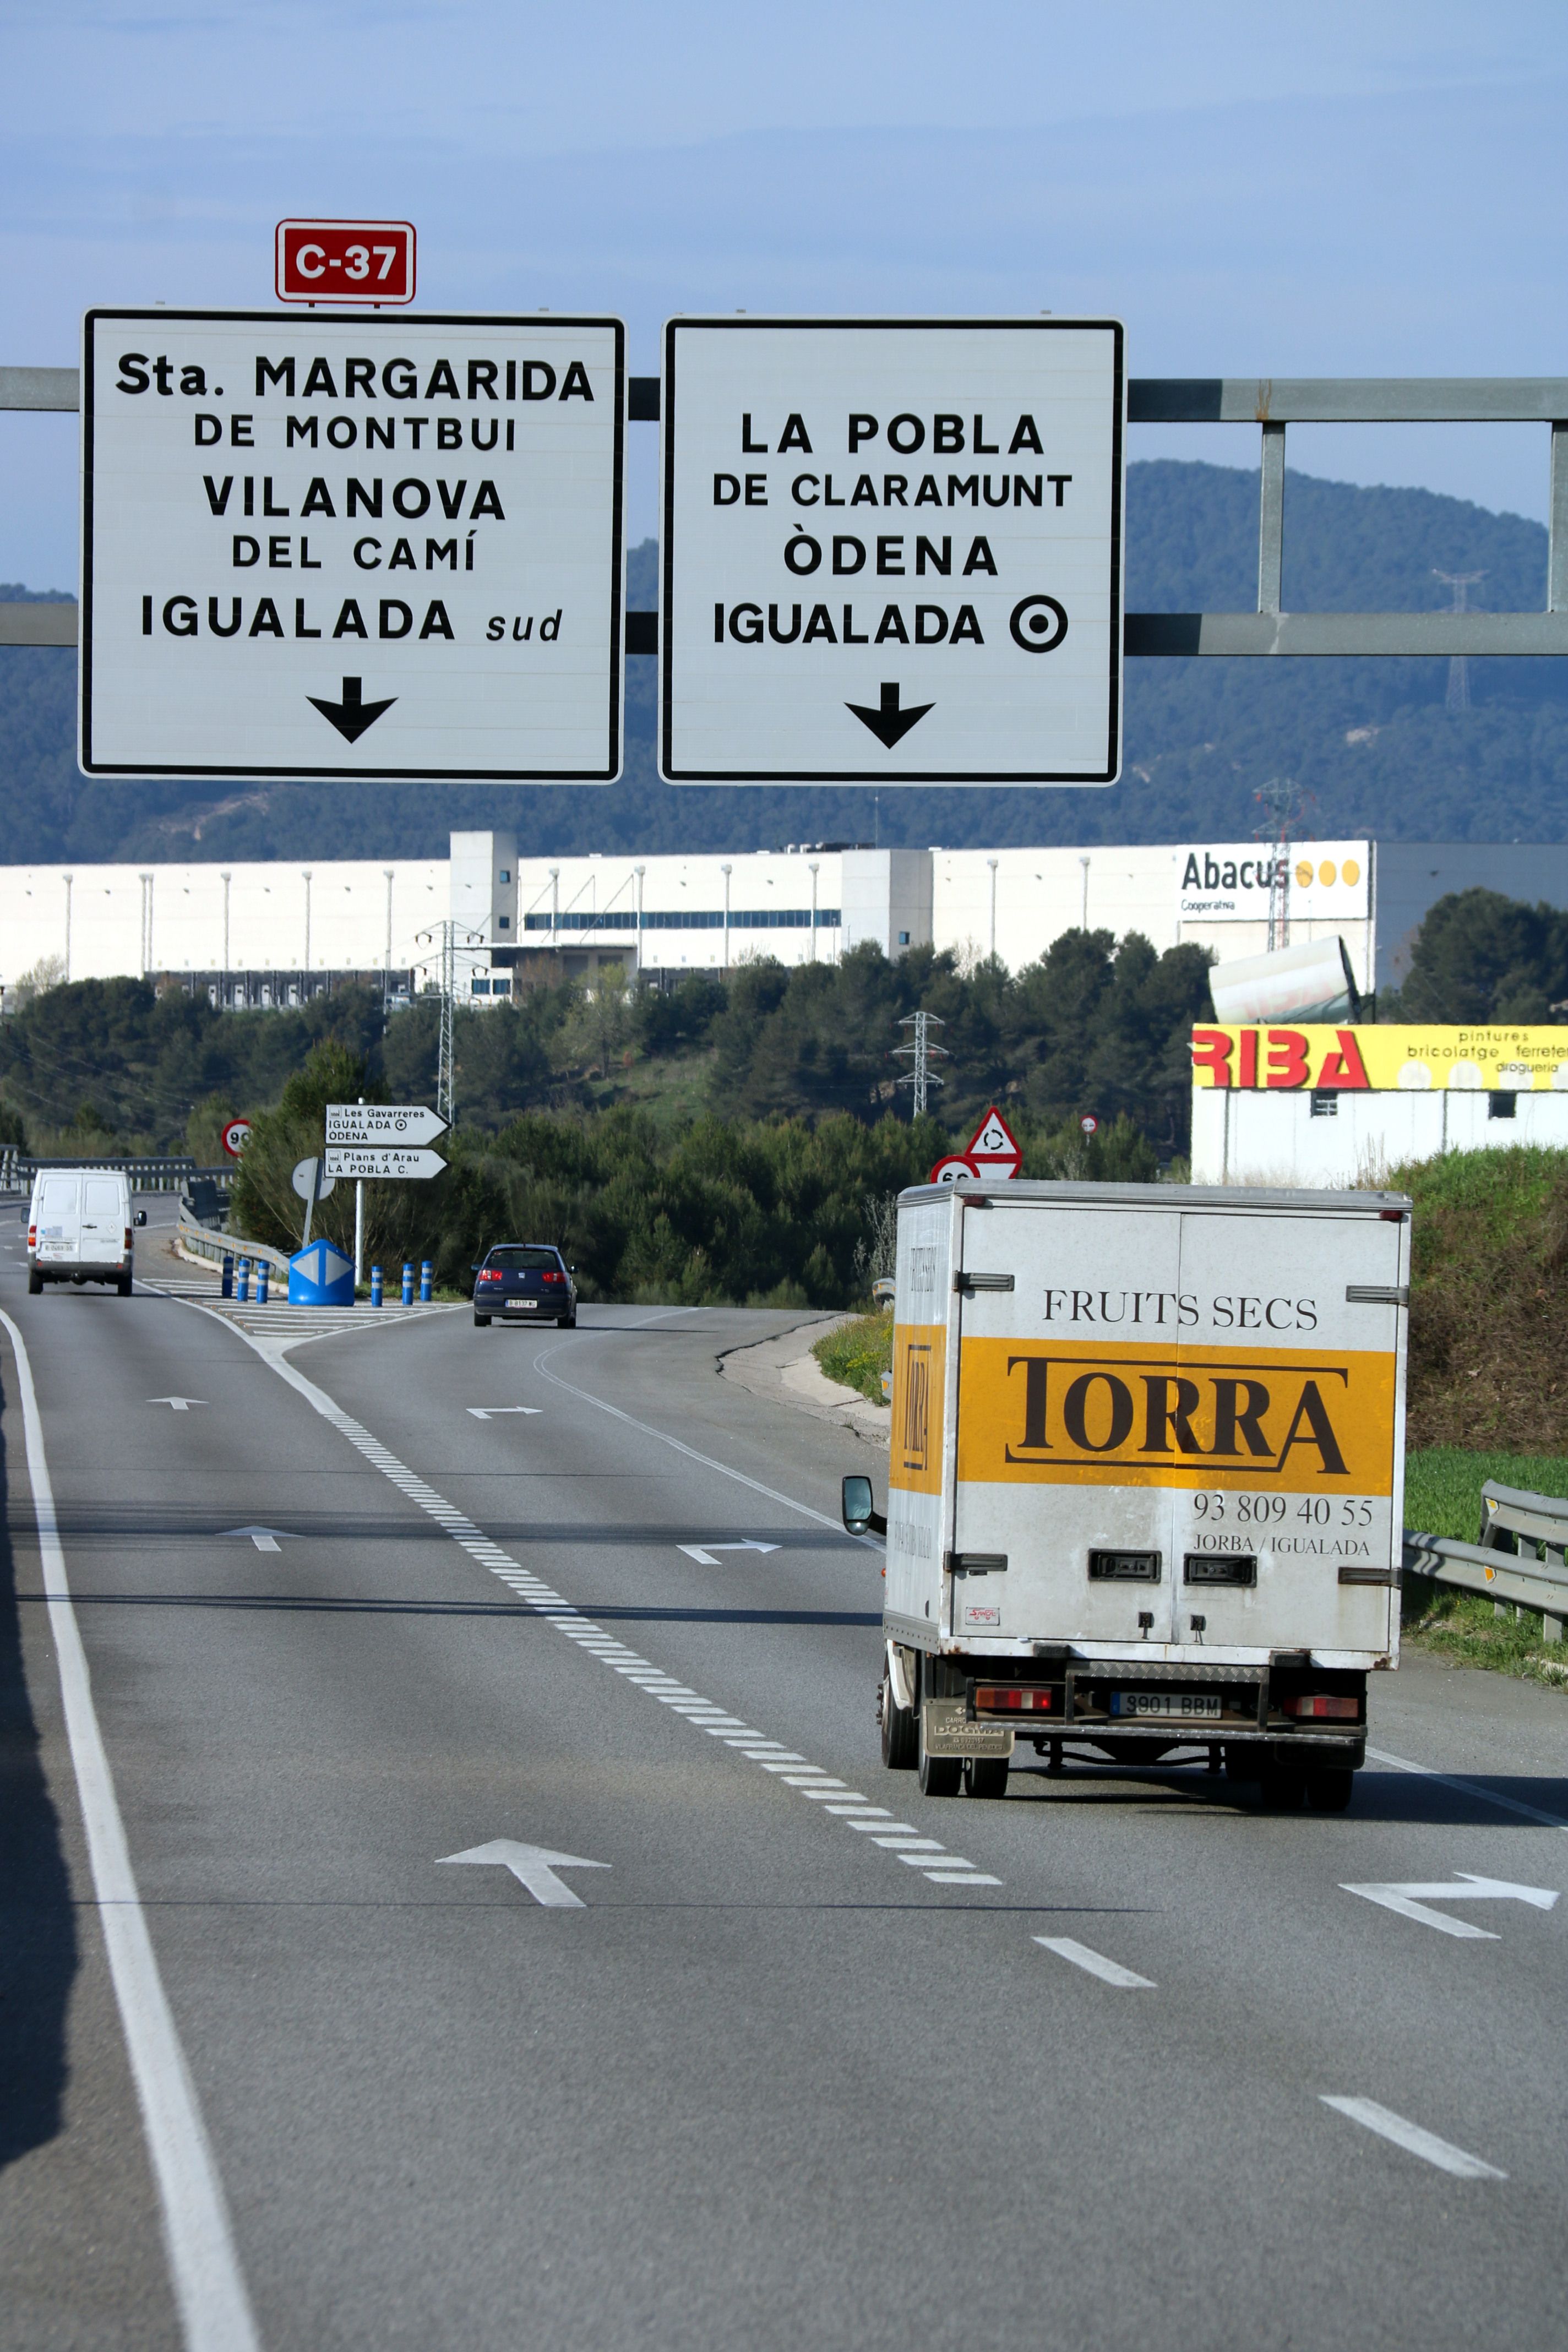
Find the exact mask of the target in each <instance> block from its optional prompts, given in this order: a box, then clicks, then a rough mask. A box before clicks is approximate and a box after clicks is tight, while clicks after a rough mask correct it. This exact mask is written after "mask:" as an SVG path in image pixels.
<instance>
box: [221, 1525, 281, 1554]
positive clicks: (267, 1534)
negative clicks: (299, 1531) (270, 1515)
mask: <svg viewBox="0 0 1568 2352" xmlns="http://www.w3.org/2000/svg"><path fill="white" fill-rule="evenodd" d="M224 1534H225V1535H226V1536H248V1537H249V1538H250V1540H251V1542H252V1543H253V1544H254V1545H255V1546H256V1549H257V1550H258V1551H277V1550H278V1549H279V1546H280V1545H282V1544H286V1543H298V1542H299V1540H300V1538H299V1537H298V1536H291V1535H290V1534H289V1530H288V1528H225V1529H224Z"/></svg>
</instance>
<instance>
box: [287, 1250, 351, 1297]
mask: <svg viewBox="0 0 1568 2352" xmlns="http://www.w3.org/2000/svg"><path fill="white" fill-rule="evenodd" d="M353 1303H354V1269H353V1259H352V1258H346V1257H345V1256H344V1255H343V1254H342V1250H339V1249H334V1248H333V1247H332V1244H331V1242H328V1241H316V1242H312V1243H311V1244H310V1248H309V1249H302V1250H296V1251H295V1253H294V1255H293V1256H292V1257H291V1258H290V1259H289V1306H290V1307H352V1306H353Z"/></svg>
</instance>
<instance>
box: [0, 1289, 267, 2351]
mask: <svg viewBox="0 0 1568 2352" xmlns="http://www.w3.org/2000/svg"><path fill="white" fill-rule="evenodd" d="M0 1324H3V1325H4V1326H5V1329H6V1331H7V1332H8V1333H9V1334H10V1338H11V1345H12V1347H13V1349H15V1351H16V1381H17V1386H18V1388H19V1390H20V1391H21V1399H22V1425H23V1429H24V1431H25V1433H26V1454H27V1476H28V1480H29V1482H30V1484H31V1486H32V1490H33V1515H34V1517H35V1519H36V1521H37V1529H38V1552H39V1557H40V1561H41V1564H42V1567H43V1571H44V1586H45V1591H46V1593H47V1603H48V1612H49V1632H50V1633H51V1634H52V1635H53V1637H54V1644H55V1656H56V1659H57V1661H58V1666H59V1676H60V1697H61V1700H62V1702H63V1705H64V1708H65V1719H66V1736H67V1738H68V1740H69V1743H70V1752H71V1764H72V1767H73V1769H74V1770H75V1772H76V1783H77V1790H78V1793H79V1797H80V1800H81V1812H82V1823H83V1826H84V1828H85V1830H86V1832H87V1851H88V1859H89V1864H90V1866H91V1870H92V1884H93V1890H94V1893H95V1894H96V1895H97V1898H98V1906H99V1916H100V1919H101V1921H102V1923H103V1942H104V1948H105V1950H106V1952H107V1953H108V1956H109V1969H110V1977H111V1979H113V1984H114V1997H115V2000H117V2001H118V2003H119V2005H120V2018H121V2024H122V2026H123V2027H124V2030H125V2047H126V2052H127V2054H128V2056H129V2058H130V2061H131V2073H132V2079H133V2080H134V2082H135V2084H136V2095H137V2097H138V2099H139V2100H140V2102H141V2105H142V2127H143V2129H144V2131H145V2132H146V2135H147V2148H148V2153H149V2155H150V2156H151V2158H152V2162H153V2177H154V2178H155V2179H156V2181H157V2183H158V2199H159V2203H160V2205H161V2206H162V2208H163V2240H164V2244H165V2246H166V2247H167V2249H168V2255H169V2269H170V2273H171V2275H172V2278H173V2281H174V2299H175V2302H176V2303H177V2304H178V2305H179V2310H180V2318H181V2322H182V2324H183V2326H184V2336H185V2344H186V2347H187V2352H260V2341H261V2339H260V2337H259V2336H258V2334H257V2332H256V2321H255V2318H254V2316H253V2315H252V2313H251V2308H250V2298H249V2296H248V2295H247V2293H246V2287H245V2279H244V2276H243V2274H242V2273H241V2271H240V2267H239V2255H238V2253H237V2251H236V2248H235V2242H234V2231H233V2226H232V2224H231V2222H230V2220H229V2214H228V2206H227V2203H226V2200H225V2197H224V2192H223V2182H222V2180H221V2179H219V2177H218V2169H217V2162H216V2158H215V2157H214V2155H213V2149H212V2143H211V2141H210V2140H209V2139H208V2137H207V2134H206V2126H205V2124H204V2123H203V2121H202V2111H201V2105H200V2103H199V2101H198V2100H197V2097H196V2091H195V2084H194V2083H193V2082H192V2080H191V2073H190V2068H189V2066H188V2065H187V2063H186V2062H185V2053H184V2050H183V2049H182V2047H181V2044H180V2036H179V2032H178V2030H177V2029H176V2027H175V2024H174V2012H173V2011H172V2010H171V2009H170V2007H169V1999H168V1995H167V1994H166V1993H165V1991H164V1990H163V1979H162V1977H161V1976H160V1975H159V1973H158V1960H157V1955H156V1954H155V1952H154V1951H153V1939H152V1937H151V1936H150V1935H149V1934H148V1932H147V1917H146V1914H145V1912H144V1911H143V1910H142V1897H141V1895H140V1894H139V1893H138V1891H137V1886H136V1877H135V1873H134V1872H133V1871H132V1866H131V1851H130V1847H129V1846H128V1844H127V1843H126V1837H125V1823H124V1821H123V1819H122V1818H121V1811H120V1801H119V1799H118V1797H117V1796H116V1794H115V1789H114V1775H113V1772H112V1771H111V1770H110V1762H109V1757H108V1753H107V1751H106V1749H105V1748H104V1745H103V1735H102V1733H101V1731H100V1728H99V1723H98V1716H97V1712H96V1710H95V1708H94V1706H93V1703H92V1678H91V1675H90V1674H89V1670H88V1663H87V1653H86V1651H85V1650H84V1649H83V1647H82V1640H81V1631H80V1628H79V1625H78V1624H77V1621H76V1612H75V1610H74V1609H73V1607H72V1606H71V1597H70V1582H69V1579H68V1575H67V1571H66V1556H65V1549H64V1547H63V1546H62V1544H61V1542H60V1538H59V1523H58V1519H57V1517H56V1514H55V1497H54V1489H53V1487H52V1486H51V1485H50V1483H49V1467H48V1460H47V1455H46V1454H45V1452H44V1430H43V1423H42V1420H41V1418H40V1416H39V1412H38V1400H37V1392H36V1391H35V1390H34V1387H33V1370H32V1366H31V1364H30V1363H29V1361H28V1359H27V1349H26V1341H25V1340H24V1339H23V1337H22V1334H21V1333H20V1331H18V1329H17V1328H16V1324H15V1323H14V1322H13V1321H12V1320H11V1318H10V1317H9V1316H8V1315H5V1314H0Z"/></svg>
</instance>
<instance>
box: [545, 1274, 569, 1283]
mask: <svg viewBox="0 0 1568 2352" xmlns="http://www.w3.org/2000/svg"><path fill="white" fill-rule="evenodd" d="M544 1279H545V1281H546V1282H564V1281H565V1279H566V1276H564V1275H563V1274H547V1275H546V1276H545V1277H544Z"/></svg>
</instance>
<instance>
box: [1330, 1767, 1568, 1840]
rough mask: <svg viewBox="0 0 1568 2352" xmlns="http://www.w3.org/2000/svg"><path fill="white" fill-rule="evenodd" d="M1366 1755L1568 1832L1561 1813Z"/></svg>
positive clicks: (1447, 1775) (1448, 1774)
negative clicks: (1546, 1811) (1544, 1811)
mask: <svg viewBox="0 0 1568 2352" xmlns="http://www.w3.org/2000/svg"><path fill="white" fill-rule="evenodd" d="M1366 1752H1367V1755H1368V1757H1369V1758H1370V1759H1371V1760H1372V1761H1373V1763H1374V1764H1392V1765H1393V1767H1394V1770H1395V1771H1396V1772H1415V1773H1419V1775H1420V1777H1421V1779H1422V1780H1436V1782H1437V1783H1438V1785H1439V1787H1441V1788H1444V1789H1458V1790H1459V1792H1460V1794H1461V1795H1462V1796H1466V1797H1479V1800H1480V1801H1481V1803H1482V1804H1483V1805H1496V1806H1498V1807H1499V1809H1500V1811H1503V1812H1505V1813H1518V1814H1519V1815H1520V1816H1521V1819H1522V1820H1524V1821H1527V1822H1544V1823H1545V1825H1546V1827H1547V1828H1548V1829H1549V1830H1568V1822H1565V1821H1564V1820H1563V1816H1562V1814H1561V1813H1543V1812H1542V1811H1541V1809H1540V1807H1539V1806H1537V1805H1527V1804H1524V1803H1522V1802H1521V1800H1520V1799H1519V1798H1518V1797H1500V1796H1499V1795H1498V1793H1497V1791H1496V1790H1495V1789H1483V1788H1482V1786H1481V1784H1480V1782H1479V1780H1459V1779H1458V1778H1457V1777H1456V1776H1455V1774H1453V1773H1452V1772H1435V1771H1434V1770H1433V1769H1432V1767H1431V1765H1430V1764H1413V1763H1412V1762H1411V1761H1410V1759H1409V1758H1408V1757H1407V1756H1391V1755H1390V1754H1389V1753H1388V1750H1387V1749H1386V1748H1368V1749H1367V1751H1366Z"/></svg>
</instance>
